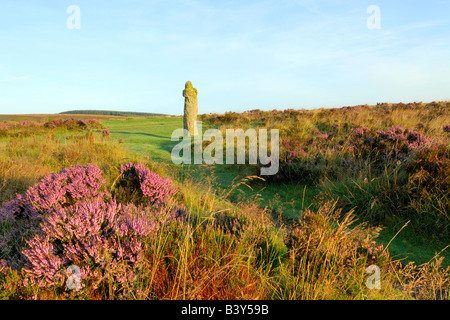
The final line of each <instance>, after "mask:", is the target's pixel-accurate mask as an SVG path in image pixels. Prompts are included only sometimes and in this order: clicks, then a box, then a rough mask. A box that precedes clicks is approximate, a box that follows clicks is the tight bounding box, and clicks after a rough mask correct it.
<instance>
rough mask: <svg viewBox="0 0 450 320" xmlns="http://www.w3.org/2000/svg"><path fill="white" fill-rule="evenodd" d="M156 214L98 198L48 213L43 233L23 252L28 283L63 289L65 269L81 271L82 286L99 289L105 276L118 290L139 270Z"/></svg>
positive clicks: (153, 230) (147, 209)
mask: <svg viewBox="0 0 450 320" xmlns="http://www.w3.org/2000/svg"><path fill="white" fill-rule="evenodd" d="M159 214H160V212H155V211H151V210H150V209H149V208H143V207H141V208H137V207H136V206H134V205H127V206H122V205H121V204H117V203H116V202H115V200H110V201H108V202H104V201H102V200H100V199H94V200H89V201H86V202H78V203H76V204H75V205H73V206H70V207H67V208H58V209H56V210H54V211H52V212H51V214H50V215H48V216H47V217H46V218H45V221H44V222H43V223H42V234H41V235H37V236H36V237H35V238H34V239H32V240H30V241H29V242H28V246H27V248H26V249H25V250H24V255H25V256H26V257H27V259H28V266H27V268H26V269H24V271H25V274H26V278H27V281H28V282H29V283H32V284H36V285H38V286H54V285H62V281H64V280H65V279H67V276H66V275H65V274H64V272H65V270H66V268H67V267H68V266H70V265H76V266H78V267H79V268H80V269H81V270H82V272H81V280H82V282H84V283H86V282H90V283H97V284H98V283H100V282H101V281H102V280H103V279H105V278H108V277H110V278H111V277H112V278H114V279H115V280H116V281H117V282H118V283H119V284H122V285H124V284H125V282H127V283H128V282H129V281H134V280H135V279H136V275H135V274H136V271H137V270H138V269H139V268H140V267H141V266H142V260H143V245H144V238H145V237H147V236H149V235H150V234H151V233H153V232H156V231H157V230H158V226H159V223H160V222H159V221H158V215H159ZM117 289H118V290H119V289H120V288H117Z"/></svg>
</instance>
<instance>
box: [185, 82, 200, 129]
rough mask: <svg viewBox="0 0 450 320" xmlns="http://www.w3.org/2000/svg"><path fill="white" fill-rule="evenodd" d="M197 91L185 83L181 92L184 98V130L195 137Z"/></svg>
mask: <svg viewBox="0 0 450 320" xmlns="http://www.w3.org/2000/svg"><path fill="white" fill-rule="evenodd" d="M197 94H198V91H197V89H196V88H194V87H193V86H192V83H191V82H190V81H188V82H186V86H185V89H184V90H183V97H184V129H186V130H188V131H189V134H190V135H191V136H196V135H197V134H198V132H197V126H196V123H195V122H196V121H197V113H198V100H197Z"/></svg>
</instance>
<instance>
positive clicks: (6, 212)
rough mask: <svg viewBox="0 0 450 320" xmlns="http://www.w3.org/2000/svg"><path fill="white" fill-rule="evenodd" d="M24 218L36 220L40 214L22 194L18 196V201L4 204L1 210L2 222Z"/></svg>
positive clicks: (0, 217)
mask: <svg viewBox="0 0 450 320" xmlns="http://www.w3.org/2000/svg"><path fill="white" fill-rule="evenodd" d="M24 218H25V219H30V220H36V219H37V218H38V214H37V212H36V210H35V209H34V208H33V206H32V204H31V202H30V201H28V200H27V199H26V198H25V197H23V196H22V195H21V194H18V195H17V196H16V199H13V200H11V201H8V202H6V203H4V204H3V205H2V207H1V208H0V222H2V221H5V220H6V221H8V220H16V219H24Z"/></svg>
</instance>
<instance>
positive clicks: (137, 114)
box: [60, 110, 168, 117]
mask: <svg viewBox="0 0 450 320" xmlns="http://www.w3.org/2000/svg"><path fill="white" fill-rule="evenodd" d="M60 114H93V115H105V116H118V117H157V116H168V115H167V114H162V113H146V112H131V111H108V110H71V111H64V112H61V113H60Z"/></svg>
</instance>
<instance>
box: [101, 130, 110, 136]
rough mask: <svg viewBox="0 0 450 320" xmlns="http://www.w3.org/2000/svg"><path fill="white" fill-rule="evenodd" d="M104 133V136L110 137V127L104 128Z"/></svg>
mask: <svg viewBox="0 0 450 320" xmlns="http://www.w3.org/2000/svg"><path fill="white" fill-rule="evenodd" d="M102 135H103V136H104V137H109V135H110V132H109V130H108V129H103V130H102Z"/></svg>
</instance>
